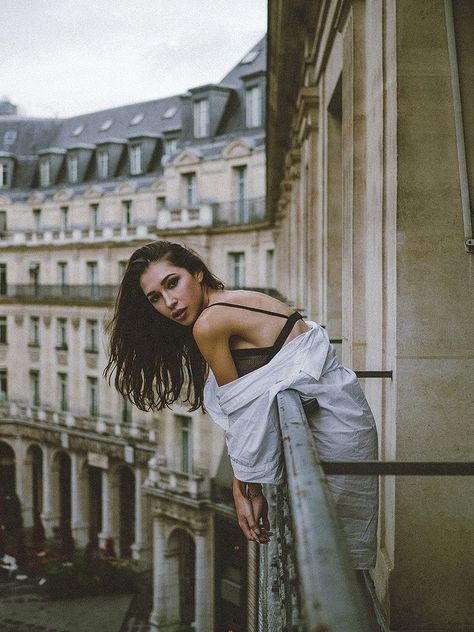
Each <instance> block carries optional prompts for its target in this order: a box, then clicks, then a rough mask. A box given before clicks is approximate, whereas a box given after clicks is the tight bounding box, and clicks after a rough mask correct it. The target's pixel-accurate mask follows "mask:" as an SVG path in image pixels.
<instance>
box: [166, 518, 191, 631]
mask: <svg viewBox="0 0 474 632" xmlns="http://www.w3.org/2000/svg"><path fill="white" fill-rule="evenodd" d="M166 557H167V561H168V577H169V581H170V586H173V587H174V590H170V594H169V606H170V615H171V619H170V620H176V621H179V623H181V624H184V625H191V624H192V623H193V622H194V621H195V618H196V606H195V581H196V578H195V576H196V564H195V559H196V546H195V543H194V539H193V538H192V536H191V535H190V534H189V533H188V532H187V531H185V530H184V529H175V530H174V531H173V533H172V534H171V536H170V538H169V540H168V546H167V551H166Z"/></svg>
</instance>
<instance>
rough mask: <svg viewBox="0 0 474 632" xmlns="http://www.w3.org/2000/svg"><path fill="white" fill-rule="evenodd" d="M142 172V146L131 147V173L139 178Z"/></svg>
mask: <svg viewBox="0 0 474 632" xmlns="http://www.w3.org/2000/svg"><path fill="white" fill-rule="evenodd" d="M141 172H142V148H141V146H140V145H131V146H130V173H131V175H132V176H137V175H138V174H140V173H141Z"/></svg>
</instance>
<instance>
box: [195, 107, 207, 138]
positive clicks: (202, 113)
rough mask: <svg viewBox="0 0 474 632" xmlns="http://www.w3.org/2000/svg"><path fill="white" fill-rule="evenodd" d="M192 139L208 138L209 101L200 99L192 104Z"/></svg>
mask: <svg viewBox="0 0 474 632" xmlns="http://www.w3.org/2000/svg"><path fill="white" fill-rule="evenodd" d="M193 115H194V137H195V138H203V137H204V136H209V101H208V100H207V99H201V100H200V101H195V102H194V111H193Z"/></svg>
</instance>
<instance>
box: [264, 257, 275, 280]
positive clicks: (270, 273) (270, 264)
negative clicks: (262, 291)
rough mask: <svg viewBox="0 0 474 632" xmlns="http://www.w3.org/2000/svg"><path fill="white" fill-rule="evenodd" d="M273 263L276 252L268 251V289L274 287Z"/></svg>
mask: <svg viewBox="0 0 474 632" xmlns="http://www.w3.org/2000/svg"><path fill="white" fill-rule="evenodd" d="M273 261H274V252H273V250H267V252H266V259H265V284H266V286H267V287H273V282H274V281H273V278H274V275H273Z"/></svg>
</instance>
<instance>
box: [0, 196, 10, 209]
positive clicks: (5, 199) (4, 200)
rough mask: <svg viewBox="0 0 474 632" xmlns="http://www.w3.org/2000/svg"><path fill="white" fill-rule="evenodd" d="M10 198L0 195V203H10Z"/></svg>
mask: <svg viewBox="0 0 474 632" xmlns="http://www.w3.org/2000/svg"><path fill="white" fill-rule="evenodd" d="M11 203H12V201H11V198H9V197H8V196H7V195H0V204H1V205H2V206H4V205H6V204H11Z"/></svg>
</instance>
